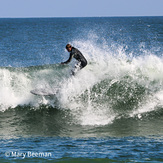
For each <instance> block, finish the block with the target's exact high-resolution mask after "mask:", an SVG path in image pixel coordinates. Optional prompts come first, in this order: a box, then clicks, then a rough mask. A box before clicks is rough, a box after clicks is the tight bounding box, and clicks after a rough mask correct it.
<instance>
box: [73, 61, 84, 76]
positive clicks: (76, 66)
mask: <svg viewBox="0 0 163 163" xmlns="http://www.w3.org/2000/svg"><path fill="white" fill-rule="evenodd" d="M81 69H82V68H81V62H78V63H77V64H76V65H75V68H74V69H73V70H71V75H75V74H76V73H77V72H78V71H79V70H81Z"/></svg>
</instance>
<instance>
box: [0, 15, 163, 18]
mask: <svg viewBox="0 0 163 163" xmlns="http://www.w3.org/2000/svg"><path fill="white" fill-rule="evenodd" d="M107 17H108V18H111V17H162V16H161V15H133V16H132V15H124V16H56V17H55V16H34V17H0V19H12V18H13V19H21V18H27V19H29V18H107Z"/></svg>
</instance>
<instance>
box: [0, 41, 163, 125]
mask: <svg viewBox="0 0 163 163" xmlns="http://www.w3.org/2000/svg"><path fill="white" fill-rule="evenodd" d="M73 44H74V45H75V46H77V47H79V49H80V48H81V47H82V52H83V53H84V54H85V56H86V58H87V60H88V62H89V63H88V66H87V67H86V68H84V69H82V70H81V71H80V72H78V73H77V75H76V76H71V75H70V71H71V69H72V67H73V64H74V63H72V64H70V65H66V66H65V65H60V64H53V65H41V66H31V67H19V68H14V67H1V68H0V90H1V93H0V110H1V111H5V110H8V109H9V108H16V107H18V106H21V107H22V108H23V107H24V106H29V107H30V108H34V109H40V107H41V106H45V108H46V106H52V107H55V108H57V109H58V110H60V111H61V110H62V111H67V110H68V111H69V112H70V115H71V117H73V122H72V123H75V124H81V125H107V124H110V123H112V122H113V121H114V120H115V119H117V118H119V117H138V118H142V117H143V115H144V114H147V113H151V112H153V111H154V112H157V111H158V110H160V109H161V110H162V108H163V75H162V74H163V69H162V67H163V58H162V56H156V55H154V54H151V53H149V52H148V53H146V54H145V55H143V56H137V57H133V56H132V55H131V54H130V55H128V54H125V52H124V51H123V48H121V47H118V48H117V49H116V50H115V49H114V50H110V49H109V48H108V47H106V46H101V47H99V46H96V45H94V44H93V43H91V42H84V43H83V42H82V41H74V42H73ZM35 88H37V89H42V88H43V89H49V90H55V89H58V90H59V91H58V93H57V94H56V95H55V96H53V97H41V96H34V95H32V94H31V93H30V91H31V90H33V89H35Z"/></svg>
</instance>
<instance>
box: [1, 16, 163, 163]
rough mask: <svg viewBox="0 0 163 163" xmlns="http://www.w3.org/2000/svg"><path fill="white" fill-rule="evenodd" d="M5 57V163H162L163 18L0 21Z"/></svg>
mask: <svg viewBox="0 0 163 163" xmlns="http://www.w3.org/2000/svg"><path fill="white" fill-rule="evenodd" d="M67 43H70V44H72V45H73V46H74V47H76V48H77V49H79V50H80V51H81V52H82V53H83V55H84V56H85V57H86V59H87V61H88V65H87V66H86V67H85V68H84V69H82V70H81V71H79V72H78V73H77V74H76V75H75V76H71V70H72V69H73V68H74V65H75V63H76V61H75V60H73V61H72V62H71V63H70V64H68V65H61V64H60V63H61V62H63V61H66V60H67V59H68V58H69V53H68V52H67V51H66V50H65V46H66V44H67ZM0 56H1V57H0V144H1V146H0V162H2V163H3V162H71V163H72V162H79V163H80V162H106V163H108V162H151V163H159V162H163V17H99V18H30V19H28V18H26V19H23V18H22V19H21V18H20V19H14V18H12V19H0ZM33 89H38V90H39V89H40V90H41V89H45V90H47V91H50V92H56V90H57V93H56V94H55V95H54V96H35V95H33V94H31V93H30V91H31V90H33Z"/></svg>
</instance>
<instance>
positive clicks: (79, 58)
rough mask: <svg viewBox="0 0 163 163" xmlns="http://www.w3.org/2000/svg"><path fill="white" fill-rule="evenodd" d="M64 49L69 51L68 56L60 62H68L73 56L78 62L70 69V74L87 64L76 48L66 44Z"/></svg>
mask: <svg viewBox="0 0 163 163" xmlns="http://www.w3.org/2000/svg"><path fill="white" fill-rule="evenodd" d="M66 49H67V51H68V52H69V53H70V57H69V59H68V60H67V61H65V62H62V63H61V64H68V63H69V62H70V61H71V60H72V58H75V59H76V60H77V61H78V63H77V64H75V69H74V70H72V75H75V73H76V72H77V71H78V70H81V69H82V68H84V67H85V66H86V65H87V60H86V59H85V57H84V56H83V54H82V53H81V52H80V51H79V50H78V49H76V48H74V47H72V46H71V45H70V44H67V45H66Z"/></svg>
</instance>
